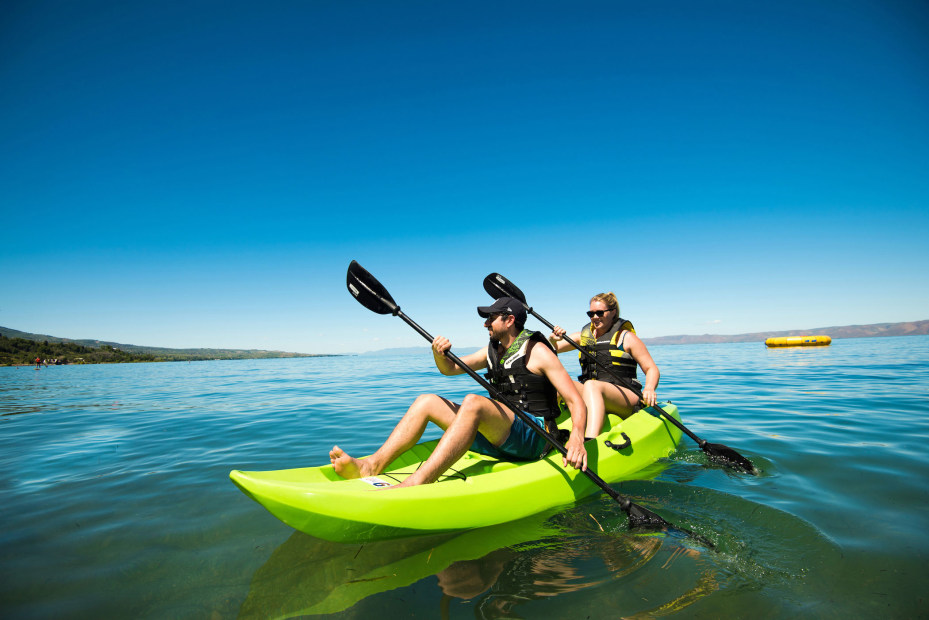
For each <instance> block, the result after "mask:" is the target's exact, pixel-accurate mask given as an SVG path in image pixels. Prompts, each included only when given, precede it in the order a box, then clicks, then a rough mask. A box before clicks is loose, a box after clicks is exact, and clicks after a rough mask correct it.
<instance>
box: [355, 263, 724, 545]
mask: <svg viewBox="0 0 929 620" xmlns="http://www.w3.org/2000/svg"><path fill="white" fill-rule="evenodd" d="M346 284H347V286H348V291H349V292H350V293H351V294H352V296H353V297H354V298H355V299H357V300H358V303H360V304H361V305H362V306H364V307H365V308H367V309H368V310H371V311H372V312H376V313H378V314H392V315H394V316H398V317H400V318H401V319H403V320H404V321H405V322H406V323H407V324H408V325H409V326H410V327H412V328H413V329H414V330H416V331H417V332H418V333H419V334H420V335H421V336H422V337H423V338H425V339H426V340H428V341H429V342H432V341H433V338H432V336H431V335H430V334H429V332H427V331H426V330H424V329H423V328H422V327H420V326H419V325H417V324H416V323H415V322H414V321H413V320H412V319H411V318H410V317H408V316H407V315H406V314H404V313H403V311H401V310H400V306H398V305H397V303H396V302H395V301H394V300H393V298H392V297H391V296H390V293H388V292H387V289H386V288H384V286H383V285H382V284H381V283H380V282H378V281H377V279H376V278H375V277H374V276H372V275H371V274H370V273H368V272H367V271H366V270H365V269H364V267H362V266H361V265H359V264H358V263H357V262H356V261H352V262H351V264H350V265H349V266H348V274H347V276H346ZM445 355H446V356H447V357H448V358H449V359H450V360H451V361H453V362H455V363H456V364H458V366H459V367H460V368H462V369H463V370H464V371H465V372H466V373H467V374H468V375H469V376H470V377H471V378H472V379H474V380H475V381H477V382H478V383H480V384H481V386H482V387H483V388H484V389H485V390H487V391H488V392H489V393H490V394H491V395H492V396H493V397H494V399H495V400H498V401H500V402H501V403H503V404H505V405H506V406H507V407H509V408H510V409H511V410H512V411H513V413H514V414H516V415H517V416H519V418H520V419H521V420H522V421H523V422H525V423H526V424H528V425H529V427H530V428H532V430H533V431H535V432H536V433H538V434H539V435H541V436H542V437H544V438H545V440H546V441H547V442H548V443H549V444H551V446H552V447H553V448H555V449H556V450H558V451H559V452H560V453H561V454H562V455H565V454H567V450H566V449H565V447H564V446H563V445H562V444H561V443H560V442H559V441H558V440H557V439H556V438H555V437H553V436H552V435H551V434H549V433H548V432H547V431H546V430H545V429H544V428H542V427H541V426H539V424H538V423H536V421H535V420H534V419H533V418H531V417H530V416H528V415H526V414H525V413H524V412H523V411H521V410H520V409H519V408H517V407H516V406H515V405H514V404H513V403H512V402H510V401H509V399H507V398H506V397H505V396H504V395H503V394H500V393H499V392H498V391H497V390H496V389H495V388H494V387H493V386H492V385H491V384H490V383H488V382H487V381H486V380H484V378H483V377H481V376H480V375H479V374H477V373H476V372H474V371H473V370H471V368H469V367H468V366H467V365H465V364H464V362H462V361H461V360H460V359H458V357H457V356H456V355H455V354H454V353H452V352H451V351H446V353H445ZM584 474H586V475H587V477H588V478H590V480H591V481H593V483H594V484H596V485H597V486H598V487H600V488H601V489H602V490H603V491H604V492H605V493H606V494H607V495H609V496H610V497H612V498H613V499H614V500H615V501H616V502H617V503H618V504H619V507H620V508H622V509H623V511H624V512H625V513H626V514H627V515H628V516H629V527H630V529H634V528H647V529H650V530H665V529H676V530H679V531H683V532H686V533H688V534H690V535H691V536H694V537H695V538H696V539H697V540H699V541H700V542H701V543H702V544H704V545H706V546H707V547H710V548H712V547H713V543H712V542H710V541H709V540H707V539H705V538H703V537H702V536H699V535H697V534H694V533H693V532H688V531H687V530H682V529H680V528H676V527H674V526H673V525H671V524H670V523H668V522H667V521H665V520H664V519H663V518H661V517H660V516H658V515H657V514H655V513H654V512H652V511H650V510H647V509H645V508H642V507H641V506H638V505H636V504H633V503H632V502H631V501H630V500H629V499H628V498H626V497H624V496H622V495H620V494H619V493H617V492H616V491H615V490H613V489H612V488H611V487H610V485H608V484H607V483H606V482H604V481H603V479H602V478H600V476H598V475H597V474H596V473H595V472H594V471H593V470H592V469H591V468H590V467H589V466H588V468H587V470H586V471H584Z"/></svg>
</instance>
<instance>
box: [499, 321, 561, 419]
mask: <svg viewBox="0 0 929 620" xmlns="http://www.w3.org/2000/svg"><path fill="white" fill-rule="evenodd" d="M539 342H544V343H545V346H547V347H548V348H549V349H551V348H552V345H551V344H550V343H549V342H548V339H547V338H545V336H543V335H542V334H541V333H539V332H532V331H529V330H528V329H524V330H523V331H521V332H520V333H519V335H518V336H516V340H514V341H513V344H511V345H510V346H509V348H508V349H507V350H506V351H505V352H504V353H503V357H501V356H500V352H499V351H498V349H497V347H498V346H499V344H500V343H499V342H497V341H495V340H491V341H490V345H488V347H487V375H486V376H487V380H488V381H489V382H490V384H491V385H493V386H494V387H495V388H497V389H498V390H500V392H501V393H502V394H503V395H504V396H507V397H509V398H510V399H512V400H513V401H514V402H515V404H517V405H518V406H519V408H520V409H521V410H523V411H525V412H526V413H529V414H532V415H534V416H539V417H543V418H545V419H546V420H554V419H555V418H557V417H558V415H559V414H560V413H561V411H560V409H559V408H558V392H557V391H556V390H555V386H553V385H552V384H551V382H550V381H549V380H548V379H547V378H546V377H545V376H543V375H537V374H534V373H532V372H531V371H530V370H529V369H528V368H527V367H526V358H527V357H528V355H529V350H530V348H531V347H532V346H534V345H535V344H536V343H539ZM491 397H493V395H491Z"/></svg>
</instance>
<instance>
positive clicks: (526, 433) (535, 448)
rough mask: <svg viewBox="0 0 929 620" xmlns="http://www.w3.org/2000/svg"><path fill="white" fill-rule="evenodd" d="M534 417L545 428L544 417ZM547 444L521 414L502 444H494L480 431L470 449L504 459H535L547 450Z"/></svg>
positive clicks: (514, 420) (514, 421)
mask: <svg viewBox="0 0 929 620" xmlns="http://www.w3.org/2000/svg"><path fill="white" fill-rule="evenodd" d="M532 417H533V418H534V419H535V421H536V422H538V424H539V426H541V427H542V428H545V420H544V419H543V418H539V417H536V416H532ZM547 444H548V442H547V441H545V438H543V437H542V436H541V435H540V434H539V433H537V432H535V431H534V430H532V427H531V426H529V425H528V424H526V423H525V422H523V421H522V420H521V419H520V418H519V416H516V418H514V419H513V426H512V427H510V436H509V437H507V438H506V441H504V442H503V443H502V444H500V446H495V445H493V444H492V443H490V440H488V439H487V438H486V437H484V436H483V435H481V433H480V432H478V434H477V437H476V438H475V439H474V443H472V444H471V448H470V450H471V451H472V452H477V453H478V454H485V455H487V456H492V457H493V458H495V459H500V460H502V461H534V460H536V459H538V458H539V457H541V456H542V455H543V454H544V453H545V452H546V451H547V449H546V446H547Z"/></svg>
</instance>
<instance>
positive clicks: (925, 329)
mask: <svg viewBox="0 0 929 620" xmlns="http://www.w3.org/2000/svg"><path fill="white" fill-rule="evenodd" d="M927 334H929V320H925V321H907V322H904V323H873V324H871V325H844V326H841V327H816V328H813V329H791V330H787V331H777V332H752V333H748V334H703V335H680V336H657V337H655V338H642V342H644V343H645V344H646V345H664V344H668V345H674V344H722V343H726V342H764V341H765V340H767V339H768V338H775V337H779V336H807V335H809V336H819V335H824V336H829V337H830V338H832V339H833V340H837V339H840V338H871V337H879V336H923V335H927ZM426 348H428V347H403V348H394V349H379V350H377V351H368V352H366V353H363V354H362V355H394V354H405V353H418V352H421V351H423V350H424V349H426ZM465 350H467V351H468V352H471V351H476V350H477V347H472V348H468V349H461V351H465ZM461 351H458V352H459V353H461Z"/></svg>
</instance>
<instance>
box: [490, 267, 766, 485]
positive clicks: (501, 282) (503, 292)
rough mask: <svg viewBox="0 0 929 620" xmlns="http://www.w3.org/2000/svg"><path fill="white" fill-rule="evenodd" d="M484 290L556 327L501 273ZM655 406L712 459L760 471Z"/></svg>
mask: <svg viewBox="0 0 929 620" xmlns="http://www.w3.org/2000/svg"><path fill="white" fill-rule="evenodd" d="M484 290H485V291H487V293H488V294H489V295H490V296H491V297H493V298H494V299H496V298H498V297H513V298H514V299H518V300H519V301H520V302H522V304H523V306H525V308H526V312H528V313H529V314H531V315H532V316H534V317H535V318H537V319H538V320H539V321H541V322H542V323H544V324H545V325H546V326H547V327H548V328H549V329H552V330H553V329H555V326H554V325H552V324H551V323H549V322H548V321H546V320H545V319H544V318H542V317H541V316H539V315H538V314H537V313H536V312H535V311H534V310H533V309H532V308H531V307H530V306H529V305H528V304H527V303H526V296H525V295H524V294H523V292H522V291H521V290H519V287H517V286H516V285H515V284H513V283H512V282H510V281H509V280H507V279H506V278H505V277H503V276H502V275H500V274H499V273H492V274H490V275H488V276H487V277H486V278H484ZM564 339H565V340H566V341H567V342H568V344H570V345H571V346H572V347H574V348H575V349H577V350H578V351H580V352H581V353H582V354H584V355H586V356H587V358H588V359H589V360H591V361H593V362H594V363H595V364H597V366H599V367H600V369H601V370H604V371H606V372H607V373H609V374H611V375H613V376H615V375H614V374H613V372H612V369H610V368H608V367H607V366H605V365H604V364H603V363H602V362H600V360H598V359H597V358H596V356H594V355H592V354H591V353H590V352H589V351H587V350H586V349H583V348H581V345H579V344H578V343H576V342H574V341H573V340H571V339H570V338H569V337H568V336H567V334H566V335H565V336H564ZM649 408H651V407H649ZM653 408H654V409H655V410H657V411H658V413H659V415H660V416H661V417H663V418H664V419H666V420H668V421H669V422H671V423H672V424H674V425H675V426H676V427H678V428H679V429H681V431H683V432H684V433H685V434H686V435H687V436H688V437H690V438H691V439H693V440H694V441H695V442H697V445H698V446H700V449H701V450H703V451H704V452H705V453H706V455H707V457H709V459H710V460H711V461H714V462H716V463H720V464H721V465H727V466H729V467H733V468H735V469H739V470H741V471H743V472H745V473H747V474H752V475H756V474H757V473H758V470H757V469H755V466H754V464H752V462H751V461H749V460H748V459H747V458H745V457H744V456H742V455H741V454H739V453H738V452H736V451H735V450H733V449H732V448H730V447H729V446H726V445H723V444H721V443H710V442H708V441H705V440H703V439H700V438H699V437H697V436H696V435H695V434H694V433H693V432H692V431H691V430H690V429H689V428H687V427H686V426H684V425H683V424H682V423H681V422H679V421H678V420H676V419H675V418H674V417H673V416H670V415H668V412H667V411H665V410H664V409H662V408H661V407H659V406H658V404H657V403H656V404H655V406H654V407H653Z"/></svg>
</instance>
